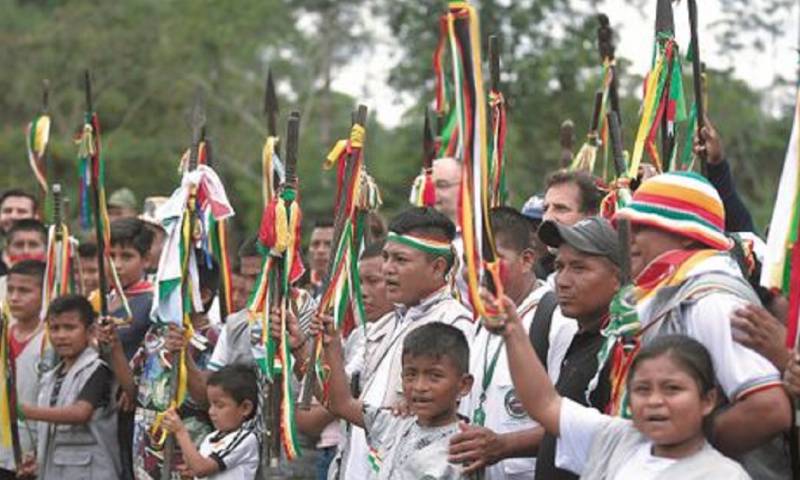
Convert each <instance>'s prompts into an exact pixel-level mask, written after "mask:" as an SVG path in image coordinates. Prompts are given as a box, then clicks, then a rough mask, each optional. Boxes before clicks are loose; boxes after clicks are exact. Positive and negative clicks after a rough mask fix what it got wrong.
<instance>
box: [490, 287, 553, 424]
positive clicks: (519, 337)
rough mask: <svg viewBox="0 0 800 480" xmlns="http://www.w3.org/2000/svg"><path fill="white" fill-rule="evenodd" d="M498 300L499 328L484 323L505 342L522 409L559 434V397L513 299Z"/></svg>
mask: <svg viewBox="0 0 800 480" xmlns="http://www.w3.org/2000/svg"><path fill="white" fill-rule="evenodd" d="M484 295H487V298H488V299H489V301H494V302H498V300H496V299H494V298H493V297H491V296H490V295H491V294H489V293H486V292H485V293H484ZM499 303H500V305H499V307H500V308H501V311H504V312H505V322H504V323H503V325H502V326H499V327H498V326H496V325H494V324H493V322H492V323H490V322H487V321H485V320H484V326H486V328H488V329H490V330H491V331H494V332H496V333H499V334H501V335H502V336H503V339H504V340H505V342H506V355H507V356H508V367H509V369H510V371H511V380H512V381H513V382H514V389H515V390H516V392H517V396H518V397H519V399H520V400H521V401H522V405H523V406H524V407H525V411H527V412H528V415H529V416H530V417H531V418H532V419H534V420H536V421H537V422H539V423H540V424H541V425H542V427H544V429H545V430H547V431H548V432H549V433H551V434H552V435H558V434H559V419H560V414H561V397H560V396H559V395H558V393H557V392H556V389H555V387H553V383H552V382H551V381H550V377H548V376H547V372H546V371H545V369H544V366H542V363H541V362H540V361H539V357H537V356H536V353H535V352H534V351H533V347H532V346H531V342H530V340H529V339H528V335H527V333H526V332H525V327H524V326H523V325H522V322H521V321H520V319H519V316H518V315H517V307H516V306H515V305H514V302H512V301H511V299H509V298H508V297H503V298H502V299H501V300H500V301H499Z"/></svg>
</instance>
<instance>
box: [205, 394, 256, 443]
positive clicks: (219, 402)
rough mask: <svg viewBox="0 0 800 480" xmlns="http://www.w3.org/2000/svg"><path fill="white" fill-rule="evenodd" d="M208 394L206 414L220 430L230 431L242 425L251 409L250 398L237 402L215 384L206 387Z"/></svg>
mask: <svg viewBox="0 0 800 480" xmlns="http://www.w3.org/2000/svg"><path fill="white" fill-rule="evenodd" d="M206 392H207V394H208V416H209V417H211V423H213V424H214V427H215V428H216V429H217V430H219V431H220V432H231V431H233V430H236V429H237V428H239V427H241V426H242V423H244V421H245V420H246V419H247V417H248V416H249V415H250V413H251V412H252V411H253V404H252V402H251V401H250V400H245V401H243V402H242V403H239V402H237V401H236V399H234V398H233V397H232V396H231V395H230V394H229V393H228V392H226V391H225V390H223V389H222V388H221V387H219V386H217V385H209V386H208V387H207V388H206Z"/></svg>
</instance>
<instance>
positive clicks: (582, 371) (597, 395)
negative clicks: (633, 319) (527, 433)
mask: <svg viewBox="0 0 800 480" xmlns="http://www.w3.org/2000/svg"><path fill="white" fill-rule="evenodd" d="M604 341H605V337H603V335H601V334H600V331H599V330H595V331H586V332H578V333H576V334H575V336H574V337H573V338H572V343H570V346H569V349H568V350H567V353H566V354H565V355H564V360H563V361H562V362H561V373H560V374H559V376H558V382H556V384H555V387H556V391H557V392H558V394H559V395H561V396H562V397H565V398H569V399H570V400H574V401H576V402H578V403H580V404H581V405H585V406H592V407H595V408H597V409H598V410H602V409H603V408H604V407H605V405H606V404H607V403H608V399H609V396H610V391H611V388H610V385H609V381H608V365H606V366H605V367H603V372H602V373H601V374H600V380H599V383H598V385H597V388H596V389H595V390H594V392H592V395H591V398H590V402H587V401H586V388H587V386H588V385H589V382H590V381H591V380H592V378H594V375H595V373H596V372H597V352H598V351H599V350H600V348H601V347H602V346H603V342H604ZM555 456H556V437H554V436H553V435H550V434H549V433H545V435H544V438H543V439H542V443H541V444H540V445H539V454H538V455H537V456H536V479H537V480H544V479H546V480H561V479H570V480H572V479H575V480H577V479H578V475H575V474H573V473H571V472H569V471H567V470H562V469H560V468H556V466H555Z"/></svg>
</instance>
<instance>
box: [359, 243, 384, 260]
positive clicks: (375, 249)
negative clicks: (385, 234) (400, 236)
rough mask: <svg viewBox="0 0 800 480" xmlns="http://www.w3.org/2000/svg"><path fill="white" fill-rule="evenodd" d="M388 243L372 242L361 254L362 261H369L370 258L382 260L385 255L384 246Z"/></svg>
mask: <svg viewBox="0 0 800 480" xmlns="http://www.w3.org/2000/svg"><path fill="white" fill-rule="evenodd" d="M385 243H386V242H385V241H383V240H380V241H378V242H372V243H370V244H367V246H366V247H364V250H363V251H362V252H361V257H360V260H368V259H370V258H380V257H381V256H382V255H383V245H384V244H385Z"/></svg>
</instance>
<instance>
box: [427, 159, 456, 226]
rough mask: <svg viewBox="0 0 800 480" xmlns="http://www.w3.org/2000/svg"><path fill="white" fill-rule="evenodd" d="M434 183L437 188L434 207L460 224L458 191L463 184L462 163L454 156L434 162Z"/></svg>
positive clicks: (454, 222)
mask: <svg viewBox="0 0 800 480" xmlns="http://www.w3.org/2000/svg"><path fill="white" fill-rule="evenodd" d="M433 185H434V187H435V189H436V204H435V205H434V208H435V209H436V210H437V211H439V212H440V213H442V214H444V215H445V216H446V217H447V218H449V219H450V221H451V222H453V224H455V225H458V192H459V185H461V164H460V163H458V160H456V159H455V158H452V157H444V158H438V159H436V160H434V162H433Z"/></svg>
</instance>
